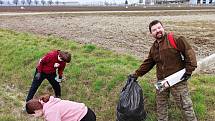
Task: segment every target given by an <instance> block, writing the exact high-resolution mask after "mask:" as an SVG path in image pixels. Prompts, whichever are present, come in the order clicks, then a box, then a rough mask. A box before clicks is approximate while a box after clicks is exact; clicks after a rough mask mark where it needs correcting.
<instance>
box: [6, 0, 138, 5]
mask: <svg viewBox="0 0 215 121" xmlns="http://www.w3.org/2000/svg"><path fill="white" fill-rule="evenodd" d="M3 1H11V2H12V1H13V0H3ZM19 1H21V0H19ZM32 1H34V0H32ZM39 1H40V0H39ZM46 1H48V0H46ZM52 1H57V0H52ZM58 1H61V2H63V1H64V2H75V1H78V2H79V3H98V2H105V1H106V2H109V3H125V0H58ZM138 1H139V0H128V3H129V4H131V3H138Z"/></svg>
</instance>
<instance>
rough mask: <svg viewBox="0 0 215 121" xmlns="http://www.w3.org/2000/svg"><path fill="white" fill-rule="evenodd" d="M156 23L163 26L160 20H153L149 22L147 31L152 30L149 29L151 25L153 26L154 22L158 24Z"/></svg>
mask: <svg viewBox="0 0 215 121" xmlns="http://www.w3.org/2000/svg"><path fill="white" fill-rule="evenodd" d="M158 23H160V24H161V25H162V26H163V24H162V23H161V21H159V20H153V21H152V22H151V23H150V24H149V31H150V33H151V32H152V30H151V28H152V26H154V25H155V24H158Z"/></svg>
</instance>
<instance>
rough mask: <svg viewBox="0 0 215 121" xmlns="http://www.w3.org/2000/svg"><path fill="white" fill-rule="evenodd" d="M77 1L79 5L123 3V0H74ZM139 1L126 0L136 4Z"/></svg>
mask: <svg viewBox="0 0 215 121" xmlns="http://www.w3.org/2000/svg"><path fill="white" fill-rule="evenodd" d="M67 1H74V0H67ZM75 1H79V2H80V3H89V2H100V1H101V2H105V1H106V2H112V3H113V2H116V3H124V2H125V0H75ZM138 1H139V0H128V3H137V2H138Z"/></svg>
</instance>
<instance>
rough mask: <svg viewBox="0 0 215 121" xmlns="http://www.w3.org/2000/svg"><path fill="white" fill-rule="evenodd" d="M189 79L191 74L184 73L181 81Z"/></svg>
mask: <svg viewBox="0 0 215 121" xmlns="http://www.w3.org/2000/svg"><path fill="white" fill-rule="evenodd" d="M190 77H191V74H188V73H186V72H185V73H184V75H183V76H182V77H181V81H187V80H188V79H189V78H190Z"/></svg>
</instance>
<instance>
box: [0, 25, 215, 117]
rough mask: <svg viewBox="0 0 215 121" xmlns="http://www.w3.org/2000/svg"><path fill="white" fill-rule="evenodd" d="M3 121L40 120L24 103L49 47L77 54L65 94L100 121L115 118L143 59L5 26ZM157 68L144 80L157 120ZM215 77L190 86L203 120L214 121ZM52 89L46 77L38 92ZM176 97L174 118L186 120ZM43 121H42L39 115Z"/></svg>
mask: <svg viewBox="0 0 215 121" xmlns="http://www.w3.org/2000/svg"><path fill="white" fill-rule="evenodd" d="M0 45H1V46H0V63H1V66H0V76H1V78H0V82H1V84H0V106H1V108H0V121H35V120H36V119H35V118H32V117H31V116H29V115H27V114H25V113H22V111H21V110H22V106H23V103H24V100H25V97H26V95H27V91H28V89H29V86H30V84H31V80H32V77H33V73H34V71H35V65H36V63H37V61H38V60H39V58H40V57H41V56H43V55H44V54H45V53H47V52H48V51H50V50H53V49H61V50H66V51H69V52H71V53H72V62H71V63H70V64H69V65H68V66H67V67H66V69H65V72H64V73H65V81H64V82H63V83H62V98H63V99H69V100H73V101H77V102H83V103H85V104H86V105H87V106H89V107H90V108H92V109H93V110H94V111H95V112H96V115H97V120H98V121H114V120H115V112H116V111H115V110H116V104H117V100H118V97H119V92H120V90H121V88H122V87H123V85H124V83H125V79H126V77H127V75H128V74H130V73H132V72H133V71H134V70H135V69H137V67H138V66H139V65H140V64H141V61H140V60H137V59H136V58H134V57H132V56H129V55H125V54H123V55H121V54H117V53H114V52H111V51H109V50H104V49H101V48H98V47H96V46H95V45H91V44H85V45H81V44H77V43H75V42H73V41H72V40H64V39H62V38H57V37H53V36H38V35H33V34H28V33H18V32H15V31H10V30H3V29H0ZM154 79H155V70H152V71H150V73H148V74H147V75H145V76H144V77H142V78H140V80H139V83H140V84H141V86H142V87H143V90H144V96H145V109H146V111H147V112H148V118H147V121H155V119H156V116H155V89H154V86H153V82H154V81H152V80H154ZM214 86H215V76H214V75H194V76H193V78H192V79H191V80H190V83H189V87H190V89H191V95H192V99H193V103H194V109H195V112H196V114H197V116H198V119H199V120H200V121H205V120H207V121H213V119H215V107H214V104H215V88H214ZM45 92H51V93H52V92H53V91H52V90H51V88H50V85H49V83H48V81H44V82H43V84H42V85H41V87H40V88H39V90H38V93H37V95H40V94H42V93H45ZM173 102H174V101H173V100H172V98H171V101H170V105H171V108H170V109H169V112H171V113H170V114H169V116H170V120H171V121H181V120H182V117H181V114H180V111H179V110H178V109H177V108H176V106H175V104H174V103H173ZM39 120H42V119H39Z"/></svg>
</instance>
